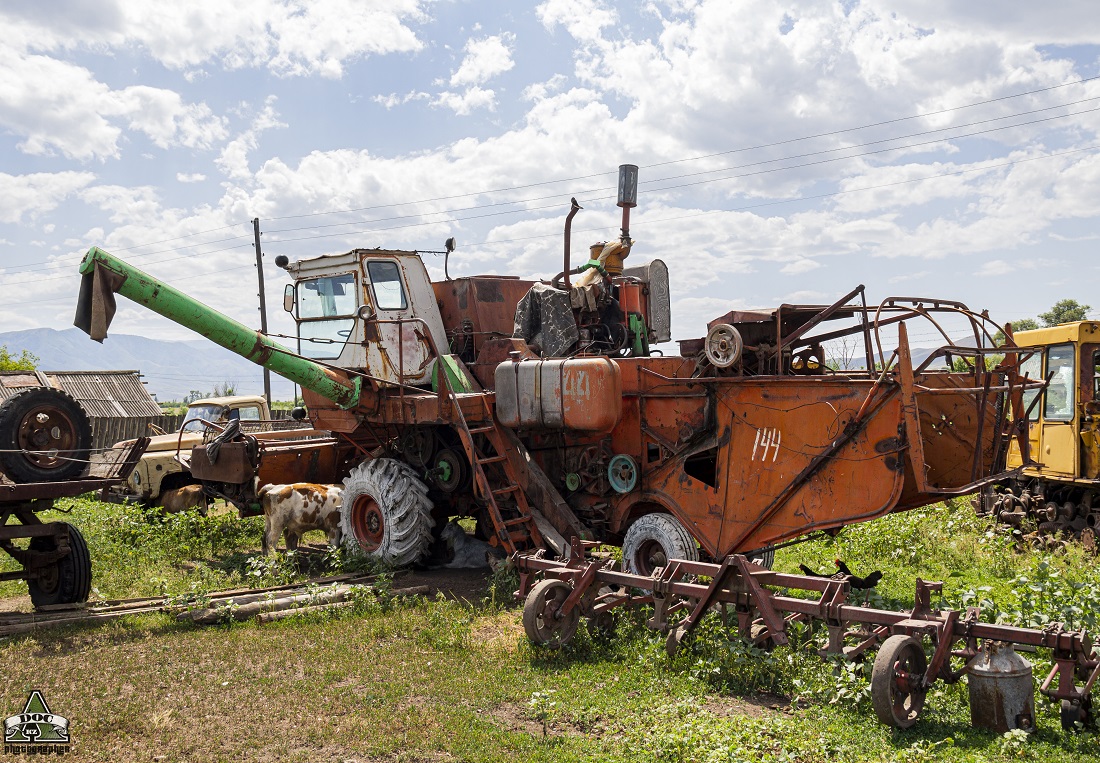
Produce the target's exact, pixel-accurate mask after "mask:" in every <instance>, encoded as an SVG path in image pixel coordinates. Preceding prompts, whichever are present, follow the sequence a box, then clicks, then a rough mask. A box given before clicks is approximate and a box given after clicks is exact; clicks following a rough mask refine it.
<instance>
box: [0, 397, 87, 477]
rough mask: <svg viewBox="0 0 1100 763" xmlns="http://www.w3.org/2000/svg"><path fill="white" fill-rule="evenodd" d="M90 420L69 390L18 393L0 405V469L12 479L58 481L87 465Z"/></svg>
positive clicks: (76, 472)
mask: <svg viewBox="0 0 1100 763" xmlns="http://www.w3.org/2000/svg"><path fill="white" fill-rule="evenodd" d="M91 447H92V425H91V423H90V422H89V421H88V415H87V414H86V413H84V410H83V409H82V408H81V407H80V404H79V403H78V402H76V400H74V399H73V398H72V397H70V396H69V394H68V393H66V392H62V391H61V390H59V389H53V388H52V387H32V388H31V389H27V390H24V391H22V392H17V393H16V394H14V395H12V396H11V397H9V398H8V399H7V400H5V401H4V404H3V405H0V472H3V473H4V474H5V475H7V477H8V479H10V480H11V481H12V482H20V483H23V482H57V481H60V480H67V479H70V478H72V477H76V476H78V475H80V474H81V473H82V472H83V471H84V470H85V468H87V466H88V454H89V453H90V451H91Z"/></svg>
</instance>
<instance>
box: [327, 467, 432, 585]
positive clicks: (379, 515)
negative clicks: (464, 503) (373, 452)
mask: <svg viewBox="0 0 1100 763" xmlns="http://www.w3.org/2000/svg"><path fill="white" fill-rule="evenodd" d="M433 524H435V521H434V520H433V519H432V502H431V501H429V500H428V487H427V485H425V484H424V483H423V482H421V481H420V479H419V478H418V477H417V476H416V472H415V471H413V469H412V467H410V466H409V465H408V464H404V463H402V462H400V461H396V460H394V459H392V458H376V459H373V460H371V461H367V462H365V463H362V464H360V465H359V466H357V467H355V468H354V469H352V470H351V474H350V475H348V477H347V478H346V479H345V480H344V497H343V505H342V506H341V508H340V530H341V531H342V532H343V534H344V545H345V546H346V547H347V548H348V549H349V550H352V551H362V552H363V553H364V554H366V555H367V556H369V557H371V558H372V559H377V560H378V561H380V562H382V563H383V564H386V565H389V566H392V567H405V566H408V565H410V564H415V563H416V562H418V561H420V560H421V559H422V558H424V556H425V555H427V553H428V551H429V549H430V548H431V545H432V525H433Z"/></svg>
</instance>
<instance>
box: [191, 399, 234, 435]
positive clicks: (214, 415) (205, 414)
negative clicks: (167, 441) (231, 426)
mask: <svg viewBox="0 0 1100 763" xmlns="http://www.w3.org/2000/svg"><path fill="white" fill-rule="evenodd" d="M227 418H229V409H228V408H226V407H225V406H224V405H192V406H191V407H190V408H188V409H187V416H186V417H185V418H184V421H183V426H182V427H180V431H181V432H202V431H203V430H204V429H206V427H204V426H203V425H202V423H201V422H200V421H199V419H205V420H206V421H214V422H217V421H222V420H225V419H227Z"/></svg>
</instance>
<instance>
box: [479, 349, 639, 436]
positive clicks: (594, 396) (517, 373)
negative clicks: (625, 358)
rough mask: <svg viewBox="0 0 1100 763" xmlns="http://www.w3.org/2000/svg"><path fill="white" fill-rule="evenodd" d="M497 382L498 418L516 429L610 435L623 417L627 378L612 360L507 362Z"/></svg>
mask: <svg viewBox="0 0 1100 763" xmlns="http://www.w3.org/2000/svg"><path fill="white" fill-rule="evenodd" d="M495 380H496V413H497V418H498V419H499V420H500V423H502V424H504V425H505V426H507V427H511V428H513V429H570V430H576V431H581V432H599V433H607V432H610V431H611V430H612V429H614V428H615V425H616V424H618V423H619V419H620V418H621V417H622V402H623V382H622V374H621V373H620V371H619V366H618V365H617V364H616V363H615V361H613V360H611V359H610V358H605V357H592V358H555V359H551V360H521V361H505V362H504V363H501V364H500V365H498V366H497V368H496V374H495Z"/></svg>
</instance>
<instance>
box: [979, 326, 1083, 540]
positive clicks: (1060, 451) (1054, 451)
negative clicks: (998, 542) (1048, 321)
mask: <svg viewBox="0 0 1100 763" xmlns="http://www.w3.org/2000/svg"><path fill="white" fill-rule="evenodd" d="M1012 339H1013V341H1012V342H1011V343H1007V344H1006V346H1005V347H1003V348H1002V351H1009V352H1011V351H1012V350H1013V347H1014V346H1017V345H1019V346H1025V347H1029V348H1031V349H1030V350H1029V351H1026V352H1021V353H1020V354H1021V364H1020V369H1021V373H1023V374H1026V375H1027V376H1029V377H1030V378H1032V379H1043V380H1045V381H1046V382H1047V387H1046V389H1045V390H1029V391H1027V392H1025V394H1024V399H1023V405H1022V406H1021V408H1019V409H1018V410H1019V411H1020V415H1019V416H1018V417H1017V418H1018V419H1020V420H1021V423H1022V422H1023V421H1026V429H1027V437H1026V443H1020V442H1014V443H1013V446H1012V447H1011V448H1010V449H1009V451H1008V466H1009V467H1010V468H1015V469H1017V470H1018V473H1016V474H1015V475H1014V476H1013V477H1012V478H1010V479H1007V480H1003V481H1000V482H997V483H996V484H993V485H990V486H989V487H988V488H986V489H985V490H984V491H983V492H982V495H981V499H980V501H976V502H975V503H976V508H977V509H978V510H979V513H982V514H992V515H993V516H994V517H996V518H997V519H998V520H999V521H1001V522H1005V523H1007V524H1010V525H1013V526H1015V527H1020V526H1022V525H1023V524H1024V523H1025V522H1026V521H1030V522H1032V523H1034V524H1035V526H1036V529H1038V530H1039V531H1040V532H1041V533H1043V534H1044V535H1047V536H1054V535H1056V534H1062V535H1066V536H1070V537H1075V538H1078V539H1080V541H1081V542H1082V543H1083V544H1084V545H1085V546H1086V547H1087V548H1089V549H1091V550H1092V551H1093V552H1095V551H1097V533H1100V322H1098V321H1078V322H1075V323H1064V324H1062V325H1059V326H1052V327H1048V328H1040V329H1034V330H1031V331H1020V332H1018V333H1016V334H1015V336H1013V337H1012ZM1021 444H1023V445H1026V448H1023V449H1022V448H1021V447H1020V446H1021Z"/></svg>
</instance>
